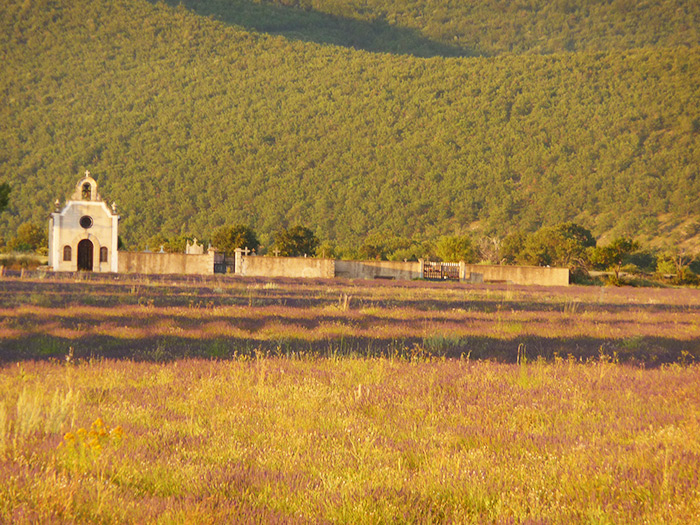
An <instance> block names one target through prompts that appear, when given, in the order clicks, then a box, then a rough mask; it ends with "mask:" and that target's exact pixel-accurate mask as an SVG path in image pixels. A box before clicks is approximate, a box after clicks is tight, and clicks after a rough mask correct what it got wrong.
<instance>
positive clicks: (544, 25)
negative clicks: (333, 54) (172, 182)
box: [168, 0, 700, 56]
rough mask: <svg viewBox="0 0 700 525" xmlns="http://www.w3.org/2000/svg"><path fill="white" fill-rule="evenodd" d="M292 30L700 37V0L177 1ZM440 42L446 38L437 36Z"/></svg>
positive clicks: (344, 39)
mask: <svg viewBox="0 0 700 525" xmlns="http://www.w3.org/2000/svg"><path fill="white" fill-rule="evenodd" d="M181 2H182V3H183V4H184V5H185V6H187V7H188V8H190V9H193V10H194V11H195V12H197V13H200V14H203V15H207V16H213V17H216V18H217V19H219V20H224V21H226V22H228V23H232V24H236V25H239V26H241V27H245V28H248V29H253V30H255V31H261V32H266V33H272V34H281V35H284V36H285V37H287V38H291V39H300V40H305V41H314V42H323V43H332V44H337V45H344V46H351V47H355V48H359V49H367V50H372V51H384V52H393V53H397V52H398V53H401V52H403V53H410V54H415V55H417V56H432V55H433V54H435V53H441V54H443V55H445V54H448V55H453V54H455V53H457V52H461V54H466V55H476V54H478V55H484V56H493V55H499V54H504V53H519V54H521V53H537V54H543V53H558V52H567V51H607V50H609V49H611V48H614V49H631V48H637V47H644V46H649V45H663V46H678V45H697V44H698V43H700V5H699V4H698V2H697V1H695V0H654V1H649V0H647V1H637V0H552V1H543V0H514V1H503V0H476V1H474V0H472V1H461V2H460V1H455V0H253V1H250V0H170V1H169V2H168V3H170V4H171V5H178V4H179V3H181ZM440 44H442V46H441V47H439V45H440Z"/></svg>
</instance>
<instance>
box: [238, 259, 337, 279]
mask: <svg viewBox="0 0 700 525" xmlns="http://www.w3.org/2000/svg"><path fill="white" fill-rule="evenodd" d="M239 261H240V262H239ZM235 273H236V275H244V276H248V277H307V278H321V279H332V278H333V277H335V261H334V260H333V259H315V258H311V257H260V256H240V258H236V271H235Z"/></svg>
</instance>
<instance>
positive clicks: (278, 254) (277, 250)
mask: <svg viewBox="0 0 700 525" xmlns="http://www.w3.org/2000/svg"><path fill="white" fill-rule="evenodd" d="M273 253H274V254H275V257H279V256H280V251H279V249H277V248H275V251H274V252H273Z"/></svg>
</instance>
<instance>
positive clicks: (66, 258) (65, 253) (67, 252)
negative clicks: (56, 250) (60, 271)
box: [63, 246, 72, 261]
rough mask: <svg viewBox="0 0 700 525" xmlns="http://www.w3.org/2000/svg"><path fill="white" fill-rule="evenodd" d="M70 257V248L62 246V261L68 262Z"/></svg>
mask: <svg viewBox="0 0 700 525" xmlns="http://www.w3.org/2000/svg"><path fill="white" fill-rule="evenodd" d="M71 256H72V250H71V248H70V246H64V247H63V260H64V261H70V260H71Z"/></svg>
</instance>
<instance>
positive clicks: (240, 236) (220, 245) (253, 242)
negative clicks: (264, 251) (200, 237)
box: [211, 224, 260, 255]
mask: <svg viewBox="0 0 700 525" xmlns="http://www.w3.org/2000/svg"><path fill="white" fill-rule="evenodd" d="M211 240H212V244H213V245H214V246H215V247H216V248H217V249H218V250H221V251H222V252H224V253H225V254H226V255H233V253H234V252H235V251H236V248H249V249H251V250H257V249H258V247H259V246H260V242H259V241H258V237H257V235H256V234H255V232H254V231H253V230H252V229H251V228H250V227H248V226H244V225H243V224H235V225H233V226H222V227H221V228H219V229H218V230H216V231H215V232H214V235H212V238H211Z"/></svg>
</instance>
